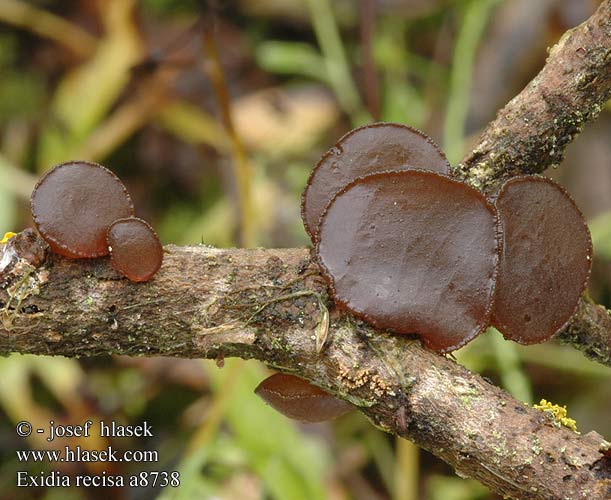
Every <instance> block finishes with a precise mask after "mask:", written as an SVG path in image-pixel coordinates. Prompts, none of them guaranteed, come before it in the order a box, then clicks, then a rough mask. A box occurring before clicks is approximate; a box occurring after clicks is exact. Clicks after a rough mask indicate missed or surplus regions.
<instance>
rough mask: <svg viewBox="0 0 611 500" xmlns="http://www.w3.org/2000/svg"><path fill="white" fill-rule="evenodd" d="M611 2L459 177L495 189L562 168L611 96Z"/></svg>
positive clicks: (555, 53) (559, 47) (557, 52)
mask: <svg viewBox="0 0 611 500" xmlns="http://www.w3.org/2000/svg"><path fill="white" fill-rule="evenodd" d="M610 40H611V3H609V1H607V0H605V1H604V2H602V4H601V5H600V7H599V8H598V10H597V11H596V12H595V13H594V14H593V15H592V17H590V18H589V19H588V20H587V21H586V22H584V23H583V24H581V25H579V26H577V27H576V28H573V29H571V30H569V31H567V32H566V33H565V34H564V35H563V36H562V38H561V39H560V41H559V42H558V43H557V44H556V45H555V46H554V47H553V48H552V49H551V50H550V51H549V57H548V58H547V61H546V64H545V66H544V67H543V69H542V70H541V72H540V73H539V74H538V75H537V76H536V77H535V78H534V79H533V80H532V81H531V82H530V83H529V84H528V85H527V86H526V88H525V89H524V90H523V91H522V92H521V93H520V94H519V95H517V96H516V97H515V98H513V99H512V100H511V101H510V102H509V103H508V104H507V105H506V106H505V107H504V108H503V109H502V110H500V111H499V112H498V114H497V117H496V119H495V120H494V121H492V122H491V123H490V124H489V125H488V126H487V127H486V129H485V130H484V132H483V133H482V135H481V136H480V138H479V140H478V142H477V145H476V146H475V147H474V148H473V150H472V151H471V153H469V154H468V155H467V157H466V158H465V159H464V160H463V161H462V163H461V164H460V165H458V166H457V167H456V168H455V171H454V173H455V175H457V176H460V177H462V178H464V179H466V180H468V181H469V182H470V183H471V184H472V185H474V186H475V187H478V188H481V189H484V190H488V191H489V190H493V189H494V188H495V187H496V186H498V184H499V183H500V182H502V181H503V180H506V179H507V178H509V177H511V176H514V175H518V174H537V173H541V172H543V171H544V170H545V169H546V168H548V167H551V166H556V165H559V164H560V162H561V161H562V159H563V157H564V150H565V148H566V146H567V145H568V144H569V143H570V142H571V141H572V140H573V138H574V137H575V136H576V135H578V134H579V133H580V132H581V130H582V129H583V127H584V125H585V124H586V123H587V122H588V121H591V120H593V119H594V118H596V117H597V116H598V114H599V113H600V112H601V110H602V109H603V107H604V105H605V103H606V102H607V100H608V99H609V98H610V97H611V42H610Z"/></svg>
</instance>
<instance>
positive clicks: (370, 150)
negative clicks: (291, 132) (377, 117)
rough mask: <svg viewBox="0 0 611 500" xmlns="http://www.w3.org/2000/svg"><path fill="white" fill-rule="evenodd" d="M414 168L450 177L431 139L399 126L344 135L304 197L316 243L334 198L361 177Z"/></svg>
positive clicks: (381, 126)
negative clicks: (320, 225) (323, 216)
mask: <svg viewBox="0 0 611 500" xmlns="http://www.w3.org/2000/svg"><path fill="white" fill-rule="evenodd" d="M410 167H416V168H422V169H426V170H432V171H435V172H439V173H443V174H447V173H448V171H449V167H450V165H449V163H448V160H447V159H446V157H445V155H444V154H443V152H442V151H441V150H440V149H439V148H438V147H437V145H436V144H435V143H434V142H433V141H432V139H431V138H430V137H428V136H427V135H425V134H423V133H422V132H420V131H419V130H416V129H414V128H411V127H407V126H405V125H400V124H397V123H374V124H371V125H365V126H364V127H360V128H356V129H354V130H352V131H350V132H348V133H347V134H346V135H344V136H343V137H342V138H341V139H340V140H339V141H338V142H337V143H336V144H335V146H333V147H332V148H331V149H330V150H329V151H327V152H326V153H325V154H324V155H323V157H322V158H321V159H320V161H319V162H318V164H317V165H316V167H315V168H314V170H313V171H312V174H311V175H310V178H309V180H308V185H307V187H306V189H305V191H304V193H303V197H302V203H301V215H302V218H303V222H304V225H305V229H306V231H307V233H308V234H309V235H310V238H311V239H312V241H313V242H316V227H317V225H318V222H319V219H320V216H321V215H322V213H323V211H324V209H325V207H326V206H327V205H328V203H329V201H330V200H331V198H333V195H335V193H337V192H338V191H339V190H341V189H342V188H343V187H344V186H345V185H346V184H348V183H350V182H352V181H353V180H354V179H356V178H358V177H362V176H365V175H368V174H373V173H376V172H380V171H384V170H403V169H406V168H410Z"/></svg>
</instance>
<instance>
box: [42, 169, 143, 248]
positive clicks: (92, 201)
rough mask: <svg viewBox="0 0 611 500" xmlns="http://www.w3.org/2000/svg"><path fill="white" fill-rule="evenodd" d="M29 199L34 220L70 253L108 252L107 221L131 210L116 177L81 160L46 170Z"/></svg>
mask: <svg viewBox="0 0 611 500" xmlns="http://www.w3.org/2000/svg"><path fill="white" fill-rule="evenodd" d="M31 205H32V217H33V219H34V224H35V225H36V228H37V229H38V231H39V232H40V234H41V235H42V237H43V238H44V239H45V240H46V241H47V243H48V244H49V246H50V247H51V250H53V252H55V253H58V254H61V255H63V256H65V257H69V258H72V259H76V258H91V257H101V256H103V255H107V254H108V245H107V244H106V232H107V230H108V226H110V224H112V223H113V221H115V220H117V219H121V218H123V217H130V216H132V215H134V207H133V205H132V201H131V198H130V196H129V194H128V193H127V190H126V189H125V186H124V185H123V183H122V182H121V181H120V180H119V178H118V177H117V176H116V175H115V174H113V173H112V172H111V171H110V170H108V169H106V168H104V167H103V166H101V165H98V164H96V163H89V162H83V161H73V162H68V163H62V164H61V165H58V166H56V167H55V168H53V169H52V170H50V171H49V172H48V173H47V174H46V175H44V177H43V178H42V179H40V181H38V184H36V187H35V188H34V191H33V193H32V199H31Z"/></svg>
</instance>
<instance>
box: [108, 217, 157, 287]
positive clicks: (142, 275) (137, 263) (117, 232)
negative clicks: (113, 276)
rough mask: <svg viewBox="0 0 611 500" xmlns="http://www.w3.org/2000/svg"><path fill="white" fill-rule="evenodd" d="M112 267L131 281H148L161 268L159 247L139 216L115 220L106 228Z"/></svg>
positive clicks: (154, 235) (150, 228)
mask: <svg viewBox="0 0 611 500" xmlns="http://www.w3.org/2000/svg"><path fill="white" fill-rule="evenodd" d="M108 249H109V250H110V257H111V260H110V261H111V264H112V266H113V267H114V268H115V269H116V270H117V271H119V272H120V273H122V274H123V275H124V276H125V277H127V278H128V279H130V280H131V281H148V280H150V279H151V278H152V277H153V275H154V274H155V273H156V272H157V271H158V270H159V268H160V267H161V262H162V260H163V248H162V247H161V243H160V242H159V238H158V237H157V234H155V231H153V228H152V227H151V226H149V224H148V223H146V222H145V221H143V220H142V219H138V218H136V217H130V218H127V219H119V220H117V221H115V222H114V223H113V224H112V225H111V226H110V227H109V228H108Z"/></svg>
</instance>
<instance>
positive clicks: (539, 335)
mask: <svg viewBox="0 0 611 500" xmlns="http://www.w3.org/2000/svg"><path fill="white" fill-rule="evenodd" d="M496 206H497V209H498V213H499V220H500V224H501V229H502V235H503V242H502V254H501V260H500V263H499V274H498V278H497V286H496V299H495V306H494V310H493V314H492V324H493V325H494V326H495V327H497V328H498V329H499V330H500V331H501V332H502V333H503V335H504V336H505V337H506V338H508V339H511V340H515V341H516V342H519V343H521V344H533V343H537V342H544V341H545V340H547V339H549V338H550V337H552V336H553V335H554V334H555V333H556V332H557V331H558V330H560V329H561V328H562V327H563V326H564V325H565V324H566V323H567V321H568V320H569V319H570V317H571V316H572V315H573V313H574V312H575V309H576V308H577V305H578V303H579V299H580V297H581V295H582V293H583V292H584V290H585V288H586V286H587V281H588V276H589V275H590V267H591V263H592V241H591V239H590V232H589V231H588V227H587V225H586V222H585V220H584V218H583V215H582V214H581V212H580V211H579V209H578V208H577V205H575V202H574V201H573V200H572V199H571V198H570V197H569V195H568V194H567V193H566V191H565V190H564V189H563V188H562V187H560V186H559V185H558V184H556V183H555V182H554V181H552V180H550V179H546V178H543V177H534V176H521V177H516V178H513V179H511V180H509V181H508V182H506V183H505V184H504V186H503V187H502V188H501V191H500V193H499V195H498V197H497V200H496Z"/></svg>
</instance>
